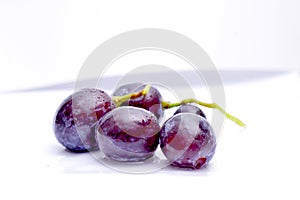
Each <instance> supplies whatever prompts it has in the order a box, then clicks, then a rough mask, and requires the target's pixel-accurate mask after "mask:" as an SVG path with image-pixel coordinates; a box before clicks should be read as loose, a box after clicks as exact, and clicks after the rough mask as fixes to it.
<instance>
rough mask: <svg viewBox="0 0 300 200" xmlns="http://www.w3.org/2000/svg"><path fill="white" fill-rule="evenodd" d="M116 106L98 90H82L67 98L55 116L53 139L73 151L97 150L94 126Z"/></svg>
mask: <svg viewBox="0 0 300 200" xmlns="http://www.w3.org/2000/svg"><path fill="white" fill-rule="evenodd" d="M115 107H116V106H115V103H114V102H113V101H112V99H111V98H110V96H109V95H108V94H106V93H105V92H104V91H102V90H99V89H91V88H85V89H81V90H79V91H77V92H76V93H74V94H72V95H70V96H69V97H67V98H66V99H65V100H64V101H63V102H62V104H61V105H60V106H59V108H58V109H57V111H56V113H55V117H54V123H53V130H54V134H55V137H56V139H57V140H58V142H59V143H61V144H62V145H63V146H64V147H65V148H67V149H68V150H70V151H73V152H85V151H90V150H97V149H98V145H97V143H96V140H95V130H94V128H95V125H96V123H97V121H98V120H99V119H100V118H101V117H102V116H103V115H105V114H106V113H107V112H109V111H110V110H112V109H114V108H115Z"/></svg>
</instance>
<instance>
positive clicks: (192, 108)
mask: <svg viewBox="0 0 300 200" xmlns="http://www.w3.org/2000/svg"><path fill="white" fill-rule="evenodd" d="M192 102H194V103H198V104H200V105H206V106H207V107H212V108H214V107H213V106H214V105H216V104H203V103H201V102H199V101H197V100H193V99H188V100H187V101H182V102H179V103H174V104H171V103H169V102H164V101H163V99H162V96H161V94H160V92H159V91H158V89H156V88H155V87H153V86H150V85H146V84H142V83H132V84H127V85H123V86H121V87H119V88H117V89H116V90H115V91H114V92H113V93H112V95H111V96H110V95H108V94H107V93H105V92H104V91H103V90H100V89H88V88H87V89H82V90H79V91H77V92H75V93H74V94H72V95H71V96H69V97H67V98H66V99H65V100H64V101H63V102H62V104H61V105H60V106H59V108H58V109H57V111H56V114H55V117H54V133H55V136H56V139H57V140H58V142H59V143H61V144H62V145H63V146H64V147H65V148H66V149H68V150H70V151H73V152H84V151H95V150H99V149H100V151H102V152H103V153H104V155H105V156H106V157H108V158H110V159H113V160H117V161H128V162H131V161H143V160H146V159H148V158H150V157H152V156H153V155H154V153H155V151H156V150H157V148H158V146H159V147H160V148H161V150H162V152H163V153H164V155H165V156H166V158H167V159H168V160H169V162H170V163H171V165H172V166H176V167H182V168H191V169H199V168H201V167H202V166H204V165H206V164H207V163H208V162H209V161H210V160H211V159H212V157H213V155H214V153H215V149H216V137H215V134H214V132H213V129H212V127H211V125H210V124H209V122H208V121H207V120H206V116H205V114H204V113H203V111H202V110H201V109H200V108H199V107H198V106H196V105H193V104H191V103H192ZM174 106H179V108H178V109H177V110H176V112H175V113H174V115H173V116H172V117H171V118H169V119H168V120H166V121H165V122H164V124H163V125H162V127H160V125H159V122H160V120H161V119H162V116H163V115H164V110H165V109H167V108H171V107H174ZM215 108H217V109H220V107H218V106H217V107H215ZM220 111H222V110H221V109H220ZM224 112H225V111H224ZM226 116H227V117H228V116H229V117H231V118H232V119H233V120H236V121H237V123H238V122H239V121H238V119H237V118H234V117H233V116H231V115H229V114H228V113H226ZM240 123H242V122H240Z"/></svg>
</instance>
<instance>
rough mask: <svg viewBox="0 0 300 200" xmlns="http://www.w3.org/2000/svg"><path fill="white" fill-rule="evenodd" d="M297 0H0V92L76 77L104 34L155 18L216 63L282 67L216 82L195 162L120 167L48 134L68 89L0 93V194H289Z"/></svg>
mask: <svg viewBox="0 0 300 200" xmlns="http://www.w3.org/2000/svg"><path fill="white" fill-rule="evenodd" d="M299 24H300V1H298V0H287V1H284V0H274V1H271V0H263V1H262V0H261V1H259V0H252V1H238V0H227V1H221V0H213V1H174V0H173V1H169V0H165V1H158V0H152V1H138V0H127V1H115V0H107V1H96V0H95V1H92V0H87V1H83V0H82V1H71V0H70V1H65V0H60V1H58V0H55V1H37V0H35V1H33V0H28V1H20V0H11V1H9V0H0V91H1V92H4V91H10V90H15V89H26V88H31V87H41V86H47V85H48V84H50V85H51V84H57V83H64V82H68V81H74V80H75V79H76V76H77V74H78V71H79V69H80V67H81V65H82V63H83V62H84V60H85V59H86V57H87V56H88V55H89V54H90V53H91V51H93V50H94V49H95V48H96V47H97V46H98V45H100V44H101V43H102V42H104V41H105V40H107V39H109V38H111V37H112V36H114V35H117V34H119V33H122V32H124V31H130V30H133V29H138V28H164V29H170V30H173V31H177V32H179V33H182V34H184V35H186V36H187V37H189V38H191V39H192V40H194V41H196V42H197V43H198V44H199V45H200V46H202V47H203V49H204V50H205V51H206V52H207V53H208V54H209V56H210V57H211V58H212V60H213V61H214V63H215V64H216V66H217V68H218V69H220V70H225V71H226V70H234V71H249V70H255V71H287V72H286V73H283V74H280V75H277V76H270V77H266V78H265V79H255V78H254V79H253V77H252V79H251V80H250V79H249V80H244V81H242V82H235V83H230V84H225V85H224V86H225V92H226V100H227V108H228V110H229V111H230V112H231V113H233V114H236V115H238V116H239V117H240V118H242V119H243V120H244V121H245V122H246V124H247V129H246V130H243V131H241V130H240V129H239V128H237V127H236V126H235V125H233V124H232V123H231V122H229V121H226V123H225V125H224V129H223V133H222V138H221V140H220V143H219V145H218V149H217V152H216V155H215V157H214V159H213V160H212V163H211V164H210V165H209V166H208V167H207V168H205V169H203V170H202V171H196V172H190V171H182V170H179V171H178V170H172V169H165V170H162V171H160V172H157V173H153V174H148V175H129V174H122V173H118V172H115V171H112V170H110V169H108V168H105V167H103V166H101V165H99V164H98V163H96V162H95V160H93V159H92V158H90V157H89V156H88V155H86V154H85V155H84V154H80V155H74V154H68V153H67V152H65V151H64V150H63V149H62V148H61V147H60V146H59V144H58V143H57V142H56V141H55V138H54V136H53V133H52V118H53V115H54V112H55V110H56V108H57V106H58V105H59V104H60V102H61V101H62V99H64V98H65V97H66V96H67V95H69V94H70V93H71V92H72V88H69V90H57V91H55V90H54V91H48V92H47V91H45V92H31V93H13V94H7V93H2V94H1V96H0V110H1V112H0V117H1V118H0V121H1V129H0V131H1V136H2V138H1V140H0V141H1V143H0V157H1V165H0V170H1V171H0V188H1V190H0V191H1V192H0V199H19V198H34V199H35V198H40V199H41V198H43V199H54V198H55V199H60V198H65V199H67V198H68V199H89V198H93V199H96V198H97V199H108V198H110V199H112V198H118V199H121V198H122V199H123V198H125V199H142V198H145V199H155V198H163V199H166V198H169V199H176V198H178V199H195V198H196V199H201V198H203V199H204V198H205V199H221V198H222V199H224V198H225V199H258V198H259V199H260V198H261V199H269V198H275V197H277V198H280V199H299V197H300V195H299V191H298V185H299V180H300V174H299V168H300V164H299V158H298V157H299V156H298V152H300V146H299V142H298V141H299V140H300V137H299V135H300V134H299V125H298V124H299V113H300V107H299V102H300V94H299V91H300V90H299V89H300V88H299V87H300V84H299V83H300V81H299V74H298V72H297V71H299V67H300V59H299V55H300V26H299Z"/></svg>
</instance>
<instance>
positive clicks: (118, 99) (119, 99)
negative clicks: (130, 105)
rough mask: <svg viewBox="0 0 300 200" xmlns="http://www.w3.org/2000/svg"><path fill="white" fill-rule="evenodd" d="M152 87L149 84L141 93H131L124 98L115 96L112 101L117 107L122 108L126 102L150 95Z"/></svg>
mask: <svg viewBox="0 0 300 200" xmlns="http://www.w3.org/2000/svg"><path fill="white" fill-rule="evenodd" d="M150 87H151V86H150V85H149V84H147V85H146V86H145V88H144V89H143V90H142V91H140V92H134V93H130V94H126V95H124V96H113V97H112V99H113V101H114V102H115V104H116V106H117V107H120V106H121V105H122V104H123V103H124V102H126V101H128V100H129V99H135V98H138V97H140V96H145V95H146V94H148V92H149V90H150Z"/></svg>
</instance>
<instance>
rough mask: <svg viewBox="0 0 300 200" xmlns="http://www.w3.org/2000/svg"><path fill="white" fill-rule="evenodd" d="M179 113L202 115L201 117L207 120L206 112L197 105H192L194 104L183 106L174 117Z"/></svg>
mask: <svg viewBox="0 0 300 200" xmlns="http://www.w3.org/2000/svg"><path fill="white" fill-rule="evenodd" d="M179 113H194V114H196V115H200V116H202V117H204V118H205V119H206V116H205V114H204V112H203V111H202V110H201V109H200V108H199V107H198V106H195V105H192V104H184V105H181V106H180V107H179V108H178V109H177V110H176V111H175V113H174V115H177V114H179Z"/></svg>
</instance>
